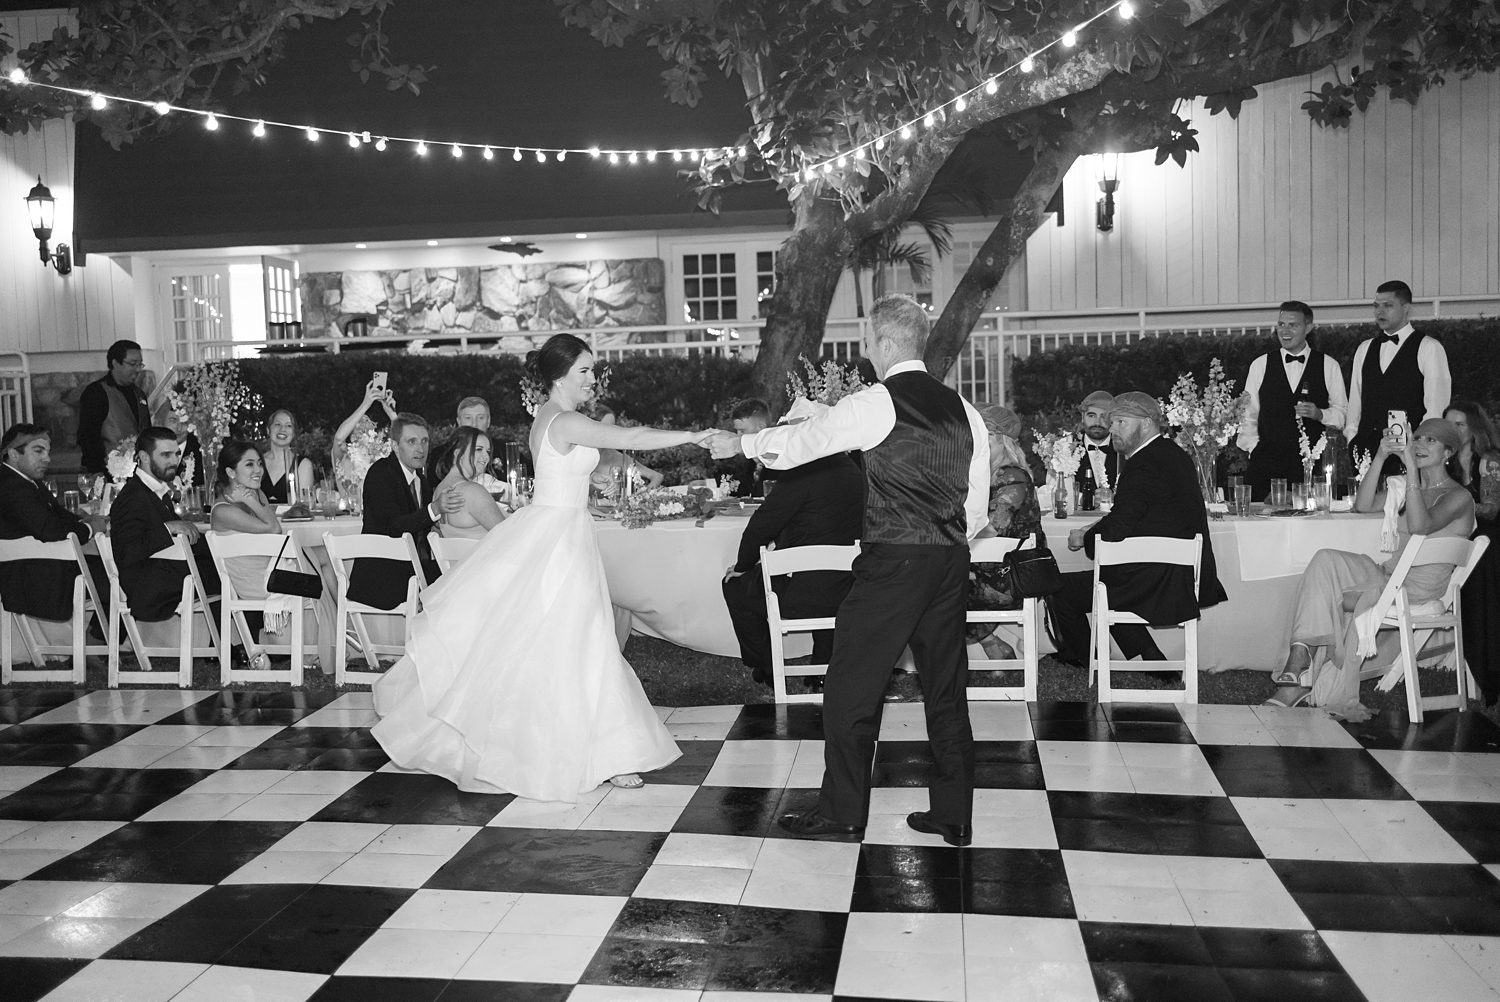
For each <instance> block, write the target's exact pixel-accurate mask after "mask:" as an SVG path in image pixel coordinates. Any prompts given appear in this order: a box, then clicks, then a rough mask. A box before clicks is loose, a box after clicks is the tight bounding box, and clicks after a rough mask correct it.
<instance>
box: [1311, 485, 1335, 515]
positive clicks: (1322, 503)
mask: <svg viewBox="0 0 1500 1002" xmlns="http://www.w3.org/2000/svg"><path fill="white" fill-rule="evenodd" d="M1312 499H1313V507H1315V508H1316V509H1317V510H1318V511H1327V510H1328V506H1329V503H1330V502H1331V501H1332V500H1333V496H1332V494H1331V493H1330V492H1329V490H1328V482H1327V481H1324V480H1319V481H1316V482H1315V483H1314V484H1313V485H1312Z"/></svg>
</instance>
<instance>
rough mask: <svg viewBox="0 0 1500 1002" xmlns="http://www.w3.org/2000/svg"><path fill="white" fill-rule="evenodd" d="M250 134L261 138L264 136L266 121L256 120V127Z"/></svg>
mask: <svg viewBox="0 0 1500 1002" xmlns="http://www.w3.org/2000/svg"><path fill="white" fill-rule="evenodd" d="M250 134H251V135H252V136H254V137H255V138H256V139H259V138H260V137H261V136H264V135H265V134H266V123H265V122H256V123H255V128H253V129H251V130H250Z"/></svg>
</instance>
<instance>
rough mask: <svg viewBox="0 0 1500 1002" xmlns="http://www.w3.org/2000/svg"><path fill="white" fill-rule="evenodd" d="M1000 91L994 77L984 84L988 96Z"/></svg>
mask: <svg viewBox="0 0 1500 1002" xmlns="http://www.w3.org/2000/svg"><path fill="white" fill-rule="evenodd" d="M999 89H1000V85H999V84H997V83H995V78H994V77H990V78H989V79H988V80H986V81H985V82H984V92H985V93H986V94H993V93H995V91H997V90H999Z"/></svg>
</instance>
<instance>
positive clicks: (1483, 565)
mask: <svg viewBox="0 0 1500 1002" xmlns="http://www.w3.org/2000/svg"><path fill="white" fill-rule="evenodd" d="M1443 419H1444V420H1445V421H1451V422H1452V423H1453V425H1454V426H1455V427H1456V428H1458V433H1459V436H1460V437H1461V438H1462V439H1463V444H1462V445H1461V446H1460V447H1459V450H1458V455H1457V456H1455V457H1454V461H1453V463H1452V465H1453V466H1456V467H1457V468H1458V470H1457V475H1458V482H1459V483H1461V484H1463V485H1464V488H1465V489H1466V490H1468V492H1469V496H1470V497H1472V498H1473V499H1474V502H1475V504H1474V518H1475V521H1476V522H1477V523H1478V527H1477V528H1476V529H1475V530H1474V535H1475V538H1478V537H1479V536H1487V537H1488V538H1489V541H1490V546H1489V549H1487V550H1485V552H1484V556H1482V557H1480V558H1479V566H1478V567H1476V568H1474V573H1473V574H1470V575H1469V580H1467V581H1465V582H1464V601H1463V614H1464V660H1465V661H1467V662H1468V663H1469V669H1470V670H1471V671H1473V672H1476V673H1477V674H1478V676H1479V689H1480V691H1481V693H1483V695H1484V702H1485V705H1486V706H1488V705H1491V704H1493V703H1494V702H1495V701H1496V700H1497V699H1500V531H1497V528H1500V518H1497V516H1500V435H1497V434H1496V432H1495V425H1494V422H1492V421H1491V420H1490V416H1489V414H1487V413H1486V412H1485V410H1484V408H1483V407H1480V406H1479V405H1478V404H1476V403H1473V402H1471V401H1468V400H1455V401H1453V402H1452V403H1451V404H1449V405H1448V409H1447V410H1446V411H1445V412H1443ZM1486 474H1488V476H1486ZM1486 491H1488V493H1486Z"/></svg>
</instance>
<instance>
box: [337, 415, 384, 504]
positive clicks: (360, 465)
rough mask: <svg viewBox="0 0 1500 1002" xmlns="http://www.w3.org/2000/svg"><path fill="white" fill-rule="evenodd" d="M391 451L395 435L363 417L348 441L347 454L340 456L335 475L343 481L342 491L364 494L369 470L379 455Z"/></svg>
mask: <svg viewBox="0 0 1500 1002" xmlns="http://www.w3.org/2000/svg"><path fill="white" fill-rule="evenodd" d="M390 454H391V437H390V436H389V435H388V434H386V432H385V431H384V430H382V429H380V428H376V427H375V422H374V421H371V420H370V419H369V418H367V417H363V418H360V419H359V423H358V424H356V425H355V426H354V433H353V434H351V435H350V436H349V441H348V442H347V443H345V445H344V454H343V455H342V456H340V457H339V461H338V465H337V466H335V467H334V471H333V475H334V478H335V479H336V480H337V481H338V484H339V493H340V494H342V495H343V496H344V497H346V498H349V499H351V500H353V499H357V498H359V497H360V495H361V493H362V491H363V490H364V486H365V474H367V473H369V472H370V467H371V466H372V465H374V463H375V461H376V460H377V459H384V458H385V457H386V456H389V455H390Z"/></svg>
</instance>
